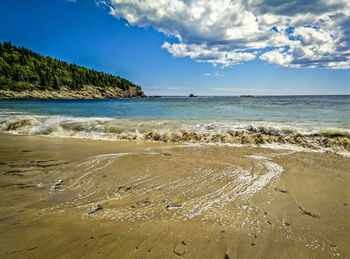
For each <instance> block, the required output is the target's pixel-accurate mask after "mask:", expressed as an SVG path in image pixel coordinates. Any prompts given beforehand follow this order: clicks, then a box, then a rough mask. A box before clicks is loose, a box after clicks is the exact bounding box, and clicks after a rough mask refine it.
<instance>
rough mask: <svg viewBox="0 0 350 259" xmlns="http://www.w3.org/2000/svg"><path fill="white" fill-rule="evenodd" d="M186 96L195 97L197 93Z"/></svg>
mask: <svg viewBox="0 0 350 259" xmlns="http://www.w3.org/2000/svg"><path fill="white" fill-rule="evenodd" d="M188 97H197V95H195V94H193V93H191V94H190V95H189V96H188Z"/></svg>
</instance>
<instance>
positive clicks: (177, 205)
mask: <svg viewBox="0 0 350 259" xmlns="http://www.w3.org/2000/svg"><path fill="white" fill-rule="evenodd" d="M181 207H182V205H179V204H175V203H173V201H172V200H170V201H168V202H167V204H166V205H165V208H167V209H169V210H170V209H177V208H181Z"/></svg>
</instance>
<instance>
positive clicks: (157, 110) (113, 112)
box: [0, 96, 350, 128]
mask: <svg viewBox="0 0 350 259" xmlns="http://www.w3.org/2000/svg"><path fill="white" fill-rule="evenodd" d="M5 111H11V112H15V111H17V112H24V113H28V114H34V115H62V116H72V117H103V118H106V117H107V118H114V119H138V120H142V119H173V120H177V119H181V120H205V121H211V120H212V121H216V120H218V121H252V122H254V121H266V122H292V123H306V124H308V123H310V124H317V123H319V124H328V125H332V126H334V127H342V128H349V126H350V96H268V97H267V96H266V97H254V98H240V97H197V98H187V97H163V98H153V99H151V98H147V99H109V100H0V112H5Z"/></svg>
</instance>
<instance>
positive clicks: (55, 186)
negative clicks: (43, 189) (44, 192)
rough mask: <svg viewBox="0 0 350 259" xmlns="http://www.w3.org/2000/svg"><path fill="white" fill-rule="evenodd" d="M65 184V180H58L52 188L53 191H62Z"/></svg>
mask: <svg viewBox="0 0 350 259" xmlns="http://www.w3.org/2000/svg"><path fill="white" fill-rule="evenodd" d="M62 183H63V180H58V181H57V182H56V183H55V184H54V185H52V187H51V191H54V190H57V189H61V187H60V185H61V184H62Z"/></svg>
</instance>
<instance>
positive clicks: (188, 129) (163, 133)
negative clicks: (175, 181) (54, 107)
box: [0, 115, 350, 153]
mask: <svg viewBox="0 0 350 259" xmlns="http://www.w3.org/2000/svg"><path fill="white" fill-rule="evenodd" d="M265 124H268V125H262V123H260V124H243V123H242V124H237V123H231V124H229V123H212V122H211V123H204V124H203V123H202V124H195V123H193V122H184V121H170V120H169V121H166V120H163V121H159V120H144V121H140V120H113V119H107V118H73V117H64V116H35V115H6V116H4V115H3V116H2V117H1V118H0V127H1V131H2V132H9V133H14V134H27V135H50V136H57V137H77V138H91V139H105V140H132V141H157V142H166V143H214V144H239V145H276V144H277V145H292V146H297V147H302V148H307V149H325V150H329V151H333V152H338V153H341V152H346V153H350V131H349V130H348V129H317V128H302V127H292V126H291V125H278V124H275V125H271V123H270V124H269V123H265Z"/></svg>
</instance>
